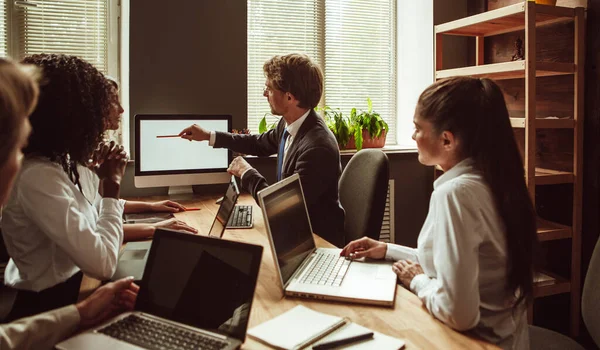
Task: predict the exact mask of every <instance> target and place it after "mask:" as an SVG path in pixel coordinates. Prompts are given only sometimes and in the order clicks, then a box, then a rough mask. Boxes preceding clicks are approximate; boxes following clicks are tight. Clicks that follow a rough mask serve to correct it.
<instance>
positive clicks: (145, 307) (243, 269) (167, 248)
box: [56, 229, 263, 350]
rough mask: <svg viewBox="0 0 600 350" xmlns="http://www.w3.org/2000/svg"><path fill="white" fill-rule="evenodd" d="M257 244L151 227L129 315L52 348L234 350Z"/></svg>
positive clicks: (242, 330)
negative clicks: (151, 235) (145, 260)
mask: <svg viewBox="0 0 600 350" xmlns="http://www.w3.org/2000/svg"><path fill="white" fill-rule="evenodd" d="M262 251H263V248H262V247H261V246H257V245H252V244H247V243H240V242H234V241H228V240H223V239H213V238H209V237H205V236H195V235H189V234H185V233H180V232H177V231H169V230H162V229H159V230H157V231H156V233H155V235H154V240H153V242H152V248H151V249H150V256H149V257H148V264H147V265H146V269H145V271H144V278H143V279H142V282H141V283H140V291H139V294H138V296H137V301H136V304H135V311H132V312H126V313H124V314H121V315H119V316H117V317H115V318H113V319H111V320H110V321H108V322H106V323H105V324H103V325H101V326H99V327H96V328H94V329H92V330H89V331H87V332H85V333H81V334H79V335H76V336H74V337H72V338H70V339H67V340H65V341H63V342H61V343H59V344H58V345H57V346H56V348H57V349H62V350H73V349H89V350H95V349H111V350H121V349H200V348H202V349H220V350H221V349H223V350H224V349H227V350H229V349H238V348H239V347H240V346H241V344H242V343H243V342H244V340H245V338H246V330H247V327H248V321H249V319H250V310H251V308H252V299H253V298H254V290H255V288H256V281H257V278H258V270H259V267H260V261H261V257H262Z"/></svg>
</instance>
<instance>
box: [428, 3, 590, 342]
mask: <svg viewBox="0 0 600 350" xmlns="http://www.w3.org/2000/svg"><path fill="white" fill-rule="evenodd" d="M561 22H574V28H575V30H574V38H573V40H574V48H575V49H574V52H573V61H572V62H566V63H565V62H545V61H540V60H536V29H537V28H539V27H542V26H546V25H551V24H555V23H561ZM584 28H585V18H584V8H581V7H578V8H566V7H556V6H547V5H539V4H535V3H534V2H530V1H524V2H520V3H517V4H514V5H510V6H506V7H503V8H499V9H496V10H492V11H488V12H484V13H481V14H477V15H474V16H470V17H467V18H462V19H459V20H456V21H452V22H448V23H444V24H440V25H437V26H435V33H436V36H435V53H436V60H435V77H436V79H442V78H446V77H451V76H475V77H486V78H490V79H494V80H503V79H523V80H524V84H525V117H524V118H511V125H512V126H513V128H516V129H521V130H523V129H524V133H525V147H524V148H525V150H524V157H523V158H524V159H523V160H524V165H525V177H526V182H527V186H528V189H529V192H530V195H531V198H532V199H533V200H534V201H535V191H536V186H544V185H546V186H547V185H556V184H572V186H573V205H572V210H573V213H572V214H573V215H572V218H573V219H572V224H571V225H570V226H566V225H561V224H558V223H554V222H551V221H549V220H545V219H542V218H538V221H537V227H538V228H537V232H538V238H539V240H540V241H542V242H545V241H552V240H561V239H570V240H571V261H570V263H571V271H570V272H571V276H570V278H569V279H565V278H562V277H560V276H557V275H555V274H552V273H550V272H546V271H544V272H543V276H545V278H543V279H541V280H540V279H538V278H536V280H535V281H534V296H535V298H539V297H545V296H549V295H556V294H563V293H570V299H571V310H570V311H571V324H570V326H571V334H572V335H573V336H576V335H577V334H578V332H579V318H580V293H581V291H580V284H581V275H580V274H581V272H580V267H581V197H582V179H581V174H582V170H583V166H582V160H583V84H584V75H583V74H584V69H583V66H584V42H583V41H584ZM521 30H524V31H525V43H524V49H525V60H520V61H512V62H503V63H493V64H485V62H484V38H485V37H489V36H494V35H499V34H504V33H510V32H515V31H521ZM445 35H458V36H469V37H475V42H476V52H475V61H476V65H475V66H470V67H462V68H453V69H443V57H442V47H443V37H444V36H445ZM537 44H539V45H543V44H544V43H541V42H539V43H537ZM556 75H573V82H574V86H573V88H574V98H573V100H574V106H573V118H568V119H558V118H539V117H537V118H536V78H537V77H544V76H556ZM539 129H572V131H573V136H574V137H573V140H574V141H573V171H570V172H567V171H560V170H555V169H546V168H542V167H540V166H539V165H536V130H539ZM436 171H439V169H437V170H436ZM532 311H533V309H532V308H530V315H529V316H530V320H531V319H532V318H531V312H532Z"/></svg>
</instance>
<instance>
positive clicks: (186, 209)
mask: <svg viewBox="0 0 600 350" xmlns="http://www.w3.org/2000/svg"><path fill="white" fill-rule="evenodd" d="M194 210H200V208H189V207H185V211H194Z"/></svg>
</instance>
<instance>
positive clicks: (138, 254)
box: [121, 249, 148, 260]
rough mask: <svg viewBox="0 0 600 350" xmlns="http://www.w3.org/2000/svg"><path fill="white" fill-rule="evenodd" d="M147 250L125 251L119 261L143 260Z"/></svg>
mask: <svg viewBox="0 0 600 350" xmlns="http://www.w3.org/2000/svg"><path fill="white" fill-rule="evenodd" d="M147 252H148V249H131V250H125V251H124V252H123V256H122V257H121V260H144V257H145V256H146V253H147Z"/></svg>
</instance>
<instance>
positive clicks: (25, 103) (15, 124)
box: [0, 58, 40, 166]
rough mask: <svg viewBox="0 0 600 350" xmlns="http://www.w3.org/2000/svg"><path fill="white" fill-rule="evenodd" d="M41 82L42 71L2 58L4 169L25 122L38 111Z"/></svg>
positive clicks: (0, 149)
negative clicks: (34, 111) (22, 122)
mask: <svg viewBox="0 0 600 350" xmlns="http://www.w3.org/2000/svg"><path fill="white" fill-rule="evenodd" d="M39 79H40V70H39V68H37V67H35V66H31V65H24V64H19V63H16V62H13V61H12V60H10V59H5V58H0V166H2V165H4V163H5V162H6V160H7V158H8V156H9V155H10V153H11V152H12V150H13V147H14V146H15V143H16V142H17V138H18V132H19V125H20V123H21V121H22V118H26V117H28V116H29V115H30V114H31V113H32V112H33V110H34V109H35V106H36V104H37V99H38V96H39V87H38V81H39Z"/></svg>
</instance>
